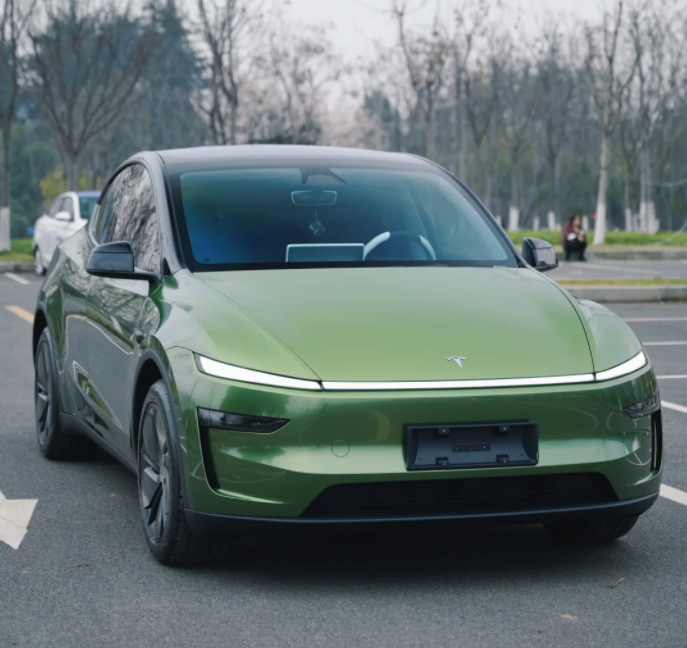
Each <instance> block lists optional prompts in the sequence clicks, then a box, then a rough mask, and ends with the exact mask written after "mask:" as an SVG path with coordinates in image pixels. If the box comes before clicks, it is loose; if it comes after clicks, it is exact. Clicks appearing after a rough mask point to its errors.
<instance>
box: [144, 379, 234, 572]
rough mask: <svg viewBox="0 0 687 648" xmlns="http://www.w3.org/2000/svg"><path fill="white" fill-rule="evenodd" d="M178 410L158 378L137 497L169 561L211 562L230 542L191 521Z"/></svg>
mask: <svg viewBox="0 0 687 648" xmlns="http://www.w3.org/2000/svg"><path fill="white" fill-rule="evenodd" d="M173 425H174V410H173V408H172V403H171V399H170V397H169V394H168V392H167V388H166V387H165V384H164V382H163V381H162V380H158V381H157V382H156V383H155V384H154V385H153V386H152V387H151V388H150V390H149V391H148V395H147V396H146V399H145V401H144V402H143V409H142V410H141V417H140V422H139V426H138V453H137V454H138V501H139V506H140V510H141V519H142V522H143V532H144V534H145V537H146V541H147V543H148V547H149V548H150V551H151V553H152V554H153V556H154V557H155V558H156V560H158V561H159V562H161V563H162V564H164V565H170V566H176V567H185V566H190V565H197V564H207V563H210V562H214V561H216V560H218V559H219V558H221V557H222V555H223V553H224V548H225V542H224V541H223V540H221V539H218V538H216V539H211V538H199V537H197V536H195V535H194V534H193V532H192V531H191V528H190V527H189V525H188V522H187V521H186V514H185V512H184V497H183V490H182V487H181V483H182V473H181V471H182V462H181V457H180V453H179V448H178V444H177V443H175V441H174V437H173V434H172V430H173Z"/></svg>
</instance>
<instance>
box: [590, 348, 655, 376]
mask: <svg viewBox="0 0 687 648" xmlns="http://www.w3.org/2000/svg"><path fill="white" fill-rule="evenodd" d="M647 362H648V360H647V358H646V355H645V354H644V351H640V352H639V353H638V354H637V355H636V356H635V357H634V358H630V360H628V361H627V362H623V363H622V364H619V365H617V366H616V367H612V368H611V369H606V371H599V373H597V374H596V381H597V382H601V381H602V380H613V379H614V378H620V376H625V375H627V374H631V373H634V372H635V371H637V370H638V369H641V368H642V367H643V366H644V365H645V364H646V363H647Z"/></svg>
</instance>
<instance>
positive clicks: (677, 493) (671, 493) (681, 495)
mask: <svg viewBox="0 0 687 648" xmlns="http://www.w3.org/2000/svg"><path fill="white" fill-rule="evenodd" d="M661 497H665V498H666V499H669V500H671V501H673V502H677V503H678V504H684V506H687V493H685V492H683V491H681V490H678V489H677V488H673V487H672V486H666V485H665V484H661Z"/></svg>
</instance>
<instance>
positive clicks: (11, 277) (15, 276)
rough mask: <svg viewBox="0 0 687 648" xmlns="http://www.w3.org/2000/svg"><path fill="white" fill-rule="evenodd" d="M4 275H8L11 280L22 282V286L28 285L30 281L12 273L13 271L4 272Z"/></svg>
mask: <svg viewBox="0 0 687 648" xmlns="http://www.w3.org/2000/svg"><path fill="white" fill-rule="evenodd" d="M5 276H6V277H9V278H10V279H12V280H13V281H16V282H17V283H20V284H22V286H28V285H29V284H30V283H31V282H29V281H26V279H24V277H20V276H19V275H16V274H14V272H6V273H5Z"/></svg>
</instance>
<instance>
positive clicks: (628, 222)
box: [624, 168, 634, 232]
mask: <svg viewBox="0 0 687 648" xmlns="http://www.w3.org/2000/svg"><path fill="white" fill-rule="evenodd" d="M624 202H625V231H627V232H631V231H632V230H633V229H634V228H633V227H632V206H631V205H630V169H629V168H628V169H627V170H626V171H625V199H624Z"/></svg>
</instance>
